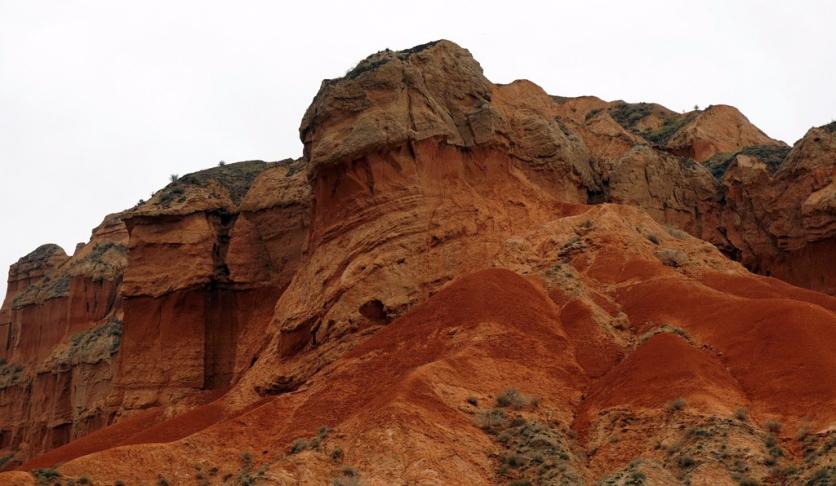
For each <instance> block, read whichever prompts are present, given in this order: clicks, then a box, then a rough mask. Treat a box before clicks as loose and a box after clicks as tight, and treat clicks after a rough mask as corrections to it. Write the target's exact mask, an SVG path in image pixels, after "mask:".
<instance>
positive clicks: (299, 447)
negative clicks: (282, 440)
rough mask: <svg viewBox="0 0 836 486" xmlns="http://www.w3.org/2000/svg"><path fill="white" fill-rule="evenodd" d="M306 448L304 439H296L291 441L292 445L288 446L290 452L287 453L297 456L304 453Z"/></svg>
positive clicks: (306, 444)
mask: <svg viewBox="0 0 836 486" xmlns="http://www.w3.org/2000/svg"><path fill="white" fill-rule="evenodd" d="M307 447H308V443H307V442H306V441H305V439H296V440H294V441H293V443H292V444H290V450H289V451H288V453H290V454H298V453H300V452H302V451H304V450H305V449H306V448H307Z"/></svg>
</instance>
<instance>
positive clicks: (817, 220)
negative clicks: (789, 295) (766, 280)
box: [722, 127, 836, 294]
mask: <svg viewBox="0 0 836 486" xmlns="http://www.w3.org/2000/svg"><path fill="white" fill-rule="evenodd" d="M835 132H836V131H834V130H833V129H829V128H828V127H820V128H813V129H811V130H810V131H809V132H807V134H806V135H805V136H804V138H802V139H801V140H799V141H798V142H797V143H796V144H795V146H794V147H793V149H792V151H791V152H789V154H788V155H787V156H786V159H785V160H783V161H782V162H781V163H780V164H779V165H777V167H776V166H775V165H774V164H770V160H769V158H768V155H769V154H768V153H755V154H746V153H740V154H737V155H735V156H734V158H733V161H732V162H731V164H730V165H729V168H728V169H727V170H726V173H725V175H724V176H723V180H722V182H723V186H724V193H725V199H726V209H725V214H724V221H725V224H724V227H725V228H728V231H729V234H728V236H729V239H730V240H731V241H732V242H733V245H734V247H735V248H738V249H739V255H738V256H739V258H740V260H741V261H742V262H744V263H746V264H747V266H749V267H750V268H752V269H753V270H755V271H757V272H760V273H766V274H768V275H775V276H777V277H779V278H782V279H785V280H787V281H790V282H793V283H796V284H798V285H802V286H805V287H808V288H812V289H816V290H821V291H824V292H827V293H830V294H833V293H836V281H834V272H836V270H834V268H833V265H827V264H826V263H825V262H830V261H834V258H836V179H834V176H836V133H835Z"/></svg>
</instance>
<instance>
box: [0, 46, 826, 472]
mask: <svg viewBox="0 0 836 486" xmlns="http://www.w3.org/2000/svg"><path fill="white" fill-rule="evenodd" d="M832 133H833V130H832V129H830V128H829V127H823V128H820V129H814V130H812V131H811V132H810V133H809V134H808V135H807V136H806V137H805V139H803V140H802V141H801V142H799V143H798V144H796V146H795V147H794V148H793V149H792V151H791V152H789V154H787V152H788V148H787V147H784V146H782V145H781V144H780V143H777V142H774V141H772V140H771V139H768V138H765V136H763V134H762V133H760V132H759V131H758V130H757V129H756V128H754V127H753V126H751V124H749V123H748V121H746V120H745V118H743V116H742V115H740V114H739V113H738V112H737V111H736V110H734V109H731V108H730V107H721V106H718V107H710V108H708V109H706V110H704V111H694V112H691V113H686V114H678V113H675V112H672V111H671V110H668V109H666V108H664V107H662V106H660V105H654V104H628V103H624V102H606V101H603V100H600V99H597V98H594V97H582V98H560V97H553V96H549V95H547V94H546V93H545V92H544V91H543V90H542V89H540V88H539V87H537V86H536V85H534V84H533V83H531V82H528V81H515V82H513V83H510V84H507V85H495V84H492V83H490V82H489V81H488V80H487V79H486V78H485V77H484V75H483V73H482V70H481V67H480V66H479V64H478V63H477V62H476V61H475V60H474V59H473V58H472V57H471V56H470V54H469V52H468V51H466V50H465V49H462V48H461V47H459V46H456V45H455V44H453V43H451V42H449V41H438V42H434V43H430V44H426V45H422V46H418V47H415V48H412V49H408V50H405V51H398V52H394V51H383V52H379V53H377V54H374V55H372V56H370V57H369V58H367V59H365V60H363V61H361V62H360V64H358V65H357V67H356V68H354V69H352V70H351V71H349V72H348V73H347V74H346V76H344V77H343V78H339V79H334V80H326V81H324V82H323V84H322V86H321V89H320V91H319V93H318V94H317V96H316V97H315V99H314V100H313V103H312V105H311V107H310V108H309V109H308V111H307V112H306V114H305V116H304V118H303V120H302V124H301V127H300V137H301V139H302V141H303V143H304V157H303V158H302V159H299V160H285V161H281V162H276V163H268V162H261V161H249V162H241V163H236V164H221V165H219V166H218V167H214V168H211V169H207V170H205V171H200V172H197V173H194V174H189V175H187V176H184V177H182V178H179V179H177V180H175V181H172V183H171V184H169V185H168V186H167V187H165V188H164V189H162V190H161V191H159V192H157V193H155V194H154V196H153V197H152V199H151V200H149V201H147V202H142V203H140V204H139V205H137V206H136V207H134V208H132V209H130V210H128V211H126V212H124V213H121V214H120V215H119V216H118V217H117V218H115V219H109V220H108V221H110V223H108V224H105V225H103V226H102V227H100V228H99V229H97V230H96V232H94V237H93V239H92V240H91V243H89V244H88V245H86V246H85V247H82V248H80V249H79V250H78V251H77V252H76V254H75V255H74V256H73V257H71V258H69V259H68V258H67V257H66V256H63V257H62V256H61V252H59V251H57V250H56V249H47V250H41V251H40V252H39V253H38V254H37V255H34V256H32V257H31V258H29V259H28V260H27V262H28V261H31V262H37V263H31V264H26V265H20V266H19V269H16V270H15V272H14V275H15V277H14V279H15V282H18V281H19V282H21V283H20V284H16V285H15V286H14V299H13V302H17V304H14V303H12V304H8V302H10V301H9V300H8V299H7V304H8V306H9V307H8V308H9V309H11V314H10V316H11V317H10V318H9V322H11V323H13V324H12V326H11V327H10V328H12V327H14V325H19V324H18V323H24V324H26V323H30V322H31V323H35V322H37V323H39V324H37V326H36V325H31V326H30V325H28V324H27V325H25V326H20V332H19V333H17V334H15V333H12V335H14V336H23V334H26V332H30V331H31V330H36V329H37V330H38V331H37V336H38V337H37V338H35V337H27V338H25V339H24V338H22V337H16V338H15V339H14V342H12V344H10V345H8V346H9V349H11V350H12V351H11V354H9V356H11V357H13V358H14V360H13V361H10V362H9V363H10V364H14V365H17V364H18V363H31V366H34V367H37V368H38V369H39V370H44V371H43V372H39V373H37V374H35V375H33V374H32V373H31V372H30V371H27V370H28V368H26V367H25V366H21V371H16V370H17V368H15V367H13V366H12V367H7V368H4V370H0V380H4V381H2V383H8V384H9V385H8V386H7V387H6V388H4V389H2V390H0V407H5V408H4V409H3V410H4V411H5V412H6V414H5V415H0V417H2V418H0V428H2V430H3V434H4V435H3V444H2V445H0V457H3V456H2V453H4V452H5V451H14V448H15V447H20V449H21V450H19V451H15V452H14V454H15V455H14V457H15V459H14V460H17V461H20V460H24V459H27V458H29V460H28V461H27V462H26V463H25V464H23V465H22V468H23V469H27V470H29V469H33V468H38V467H53V466H56V465H60V467H59V470H60V473H61V474H64V475H66V476H67V477H69V478H73V479H77V478H79V477H81V476H86V477H89V478H92V479H93V480H94V481H95V482H97V483H98V482H107V483H112V482H116V481H128V482H131V483H133V482H142V481H145V482H147V481H162V480H165V481H169V482H171V483H172V484H179V483H182V482H189V481H192V480H195V479H197V480H199V481H202V480H206V481H209V482H210V483H211V482H213V481H216V480H217V481H220V480H222V479H223V478H226V479H223V480H224V481H226V480H227V479H229V478H233V477H237V478H240V479H241V481H242V482H243V481H244V480H245V479H246V480H247V481H249V480H250V479H252V478H253V477H259V478H261V479H262V480H264V481H272V482H274V483H278V484H284V483H302V484H306V483H311V484H318V483H322V482H328V481H331V480H335V481H338V482H339V481H343V480H345V481H357V478H358V475H359V477H361V478H362V479H363V480H368V482H370V483H371V484H377V483H380V484H392V483H397V482H410V483H416V484H418V483H433V484H436V483H439V484H457V483H468V484H492V483H496V482H510V481H529V482H533V483H537V482H543V483H546V482H563V483H569V484H574V483H578V482H586V483H589V482H594V481H598V480H607V481H609V482H613V483H618V482H619V481H622V480H625V481H626V479H628V478H632V479H635V478H645V479H648V481H649V482H651V483H653V482H656V483H657V484H677V483H679V482H683V483H693V484H698V483H701V484H723V483H724V482H726V483H728V482H730V481H736V482H742V481H749V480H754V479H757V480H759V481H761V482H765V481H775V482H781V481H785V482H787V481H789V482H792V481H802V480H807V479H809V478H812V477H813V476H814V475H815V474H818V473H817V472H816V471H817V469H818V468H819V467H823V466H824V465H826V464H828V461H831V460H832V458H831V456H832V454H831V453H829V452H828V451H829V450H830V449H827V451H825V447H826V444H827V443H829V442H828V441H830V440H832V439H831V436H832V424H833V421H834V420H836V417H834V415H833V412H832V410H834V409H836V407H834V405H836V382H834V377H833V376H831V375H832V373H830V370H832V369H833V367H834V366H836V363H834V358H833V355H832V353H831V352H830V349H831V348H832V344H833V343H834V342H836V335H834V332H833V329H834V324H836V314H834V312H836V301H834V299H833V298H832V297H829V296H827V295H824V294H821V293H818V292H814V291H809V290H804V289H800V288H797V287H793V286H791V285H789V284H786V283H783V282H781V281H779V280H776V279H773V278H767V277H761V276H757V275H753V274H751V273H749V272H748V271H747V270H746V268H744V267H743V266H742V265H740V264H738V263H736V262H734V261H732V260H730V259H729V258H728V256H733V257H735V258H736V259H739V260H740V261H741V262H743V263H744V264H745V265H746V266H748V267H749V268H754V269H758V270H759V271H761V272H763V273H770V272H772V273H773V274H776V275H777V274H780V271H779V270H780V269H784V270H785V271H786V272H785V274H782V276H784V278H787V279H788V280H791V281H802V282H804V283H805V285H809V286H810V287H813V288H821V289H826V288H827V285H828V282H830V283H832V282H833V281H834V276H833V275H830V274H829V273H828V272H832V269H829V267H828V266H826V265H825V266H822V265H818V266H816V265H807V266H806V267H805V265H804V264H801V263H800V262H803V261H805V260H803V259H804V258H808V259H809V261H812V260H813V259H816V258H818V259H822V258H830V257H831V256H832V251H833V240H832V230H833V228H832V226H833V225H832V222H833V220H832V218H833V191H832V190H831V189H832V167H833V154H834V153H836V150H835V149H834V147H833V144H832V142H833V140H832ZM828 191H829V192H828ZM688 233H691V235H695V236H697V237H698V238H697V237H694V236H691V235H689V234H688ZM108 235H109V236H108ZM106 237H107V238H111V239H110V240H105V238H106ZM712 243H713V244H712ZM107 244H111V246H107ZM96 248H99V250H96ZM721 250H722V252H721ZM828 252H830V253H828ZM85 255H86V256H85ZM94 255H98V256H96V257H95V258H94ZM788 255H789V256H791V257H788ZM97 259H98V260H100V261H98V260H97ZM816 272H818V273H816ZM30 275H31V277H30ZM63 275H73V276H74V277H73V278H76V279H80V281H84V282H86V281H88V280H91V279H92V280H93V281H96V280H97V279H100V280H102V282H112V283H113V288H115V289H116V291H115V294H114V296H111V295H110V294H107V295H106V296H105V295H99V294H95V295H91V296H88V297H86V298H87V299H89V300H88V302H96V303H107V304H106V305H104V304H101V305H98V306H97V305H91V306H88V307H85V312H88V314H89V315H88V314H77V313H71V314H72V315H74V316H75V315H78V316H81V317H77V318H73V319H69V320H67V321H66V322H70V323H71V324H66V323H65V321H62V320H60V319H55V320H54V322H53V321H52V320H50V319H49V318H48V316H47V315H46V314H44V312H46V311H44V310H38V309H47V306H48V305H51V304H49V303H51V302H58V301H59V299H62V298H71V297H72V296H73V295H74V294H73V292H74V290H73V289H79V288H81V287H78V284H75V285H76V286H75V287H73V283H72V282H75V280H72V279H71V280H70V282H71V284H70V290H68V292H69V294H67V295H65V296H64V295H63V294H62V293H61V292H60V291H58V290H60V288H58V290H56V288H57V287H56V286H55V285H54V284H53V282H55V281H57V280H55V279H58V278H59V277H61V276H63ZM23 282H25V284H24V283H23ZM108 285H110V284H108ZM108 288H109V287H108ZM10 289H12V286H11V285H10ZM10 291H11V290H10ZM79 295H80V294H79ZM105 297H107V298H105ZM62 305H63V304H62ZM5 308H6V307H4V309H5ZM49 308H50V309H51V308H52V307H49ZM22 309H32V310H33V312H35V311H36V310H37V311H36V314H37V313H38V312H40V313H41V314H37V315H39V316H40V317H38V318H37V319H36V320H32V318H28V319H29V320H21V319H22V318H23V317H26V314H25V313H23V311H22ZM91 309H92V310H91ZM18 310H20V311H19V312H18ZM16 312H17V313H16ZM82 321H84V322H85V323H86V324H84V325H81V324H73V323H81V322H82ZM117 322H118V323H119V324H117ZM38 326H39V327H38ZM117 328H118V329H119V332H117V331H116V329H117ZM15 329H17V328H15ZM69 329H72V331H70V330H69ZM15 332H17V331H15ZM74 333H75V334H74ZM32 336H34V334H32ZM44 336H46V338H45V337H44ZM9 342H11V341H9ZM26 343H37V344H26ZM792 363H796V364H798V363H802V364H801V365H797V366H796V365H792ZM6 370H8V371H6ZM27 380H28V381H27ZM37 380H41V381H37ZM24 383H28V384H27V385H26V386H24V387H22V388H21V387H18V385H19V384H24ZM15 387H18V388H15ZM15 390H19V391H15ZM27 393H28V394H29V395H25V396H24V394H27ZM34 401H37V403H34ZM742 409H745V410H746V412H745V413H744V412H737V410H742ZM7 416H8V417H12V418H11V419H7V418H6V417H7ZM772 422H774V423H775V424H778V423H779V422H780V424H779V425H772ZM106 424H109V425H108V426H107V427H104V428H101V427H102V426H103V425H106ZM94 429H99V430H95V431H94ZM6 431H9V433H8V434H7V433H6ZM800 431H807V432H806V434H807V435H805V439H804V440H805V441H806V442H804V444H803V445H797V444H795V443H794V442H792V441H793V440H794V439H793V437H796V436H797V435H798V433H799V432H800ZM88 432H89V433H88ZM85 434H86V435H85ZM7 437H8V438H9V439H8V440H7ZM69 439H76V440H73V441H71V442H70V443H66V442H67V441H68V440H69ZM802 447H803V448H804V449H805V450H806V451H807V459H806V460H804V461H800V460H799V459H800V452H799V451H800V449H801V448H802ZM819 448H821V450H822V451H824V452H821V453H819V452H816V454H810V453H809V451H811V450H813V451H819V450H820V449H819ZM48 449H51V450H49V452H47V453H45V454H41V455H37V454H38V453H40V452H43V451H46V450H48ZM242 453H244V454H242ZM31 456H37V457H31ZM137 464H142V467H141V468H139V467H137ZM790 466H793V467H794V468H795V471H794V472H792V470H791V469H790ZM149 471H153V472H149ZM158 474H159V475H161V476H162V478H163V479H162V480H161V479H160V478H159V477H158V476H157V475H158ZM28 478H29V476H26V477H25V478H22V477H21V476H12V475H6V476H0V480H9V481H11V480H12V479H14V480H21V481H25V480H26V479H28ZM248 478H249V479H248ZM610 480H611V481H610Z"/></svg>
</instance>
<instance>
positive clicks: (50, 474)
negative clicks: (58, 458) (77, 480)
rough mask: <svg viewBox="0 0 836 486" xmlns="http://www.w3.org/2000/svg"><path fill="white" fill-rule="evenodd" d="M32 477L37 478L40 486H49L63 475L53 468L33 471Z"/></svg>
mask: <svg viewBox="0 0 836 486" xmlns="http://www.w3.org/2000/svg"><path fill="white" fill-rule="evenodd" d="M32 475H33V476H35V482H36V483H37V484H38V486H47V485H49V484H52V483H53V482H54V481H55V480H57V479H58V478H60V477H61V473H59V472H58V471H56V470H55V469H51V468H41V469H33V470H32Z"/></svg>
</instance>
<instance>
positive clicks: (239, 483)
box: [233, 452, 267, 486]
mask: <svg viewBox="0 0 836 486" xmlns="http://www.w3.org/2000/svg"><path fill="white" fill-rule="evenodd" d="M240 459H241V469H240V470H239V471H238V474H236V475H235V478H234V480H235V481H234V483H233V484H235V485H236V486H253V485H254V484H256V483H257V482H258V480H259V479H263V478H264V477H265V475H266V474H267V465H266V464H265V465H263V466H262V467H260V468H259V469H258V470H257V471H255V472H254V471H253V456H252V455H251V454H250V453H249V452H244V453H243V454H241V457H240Z"/></svg>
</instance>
